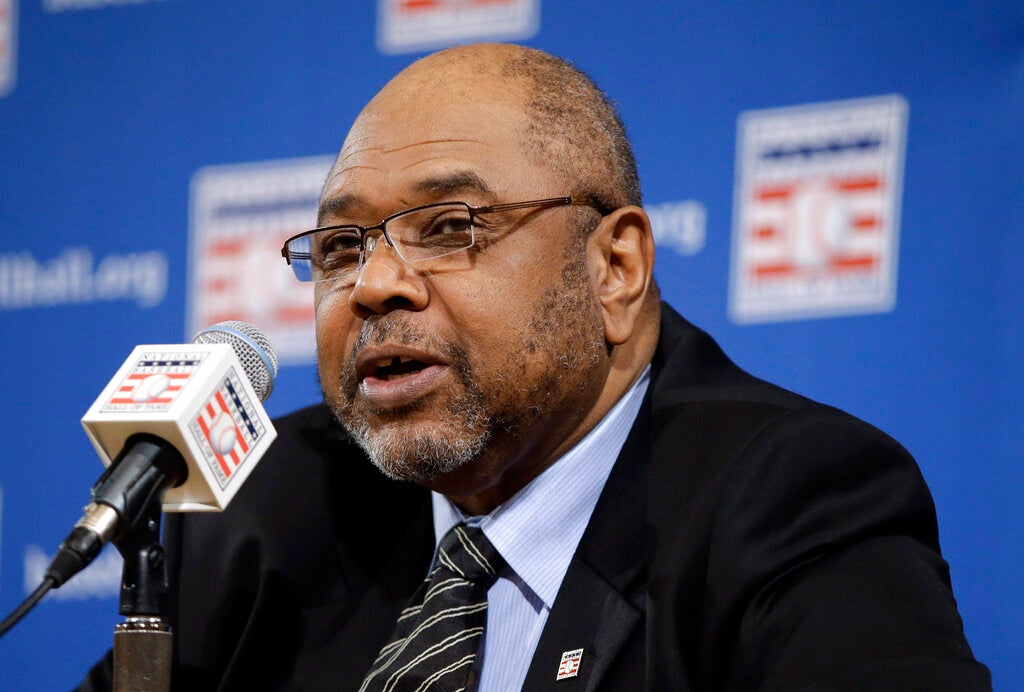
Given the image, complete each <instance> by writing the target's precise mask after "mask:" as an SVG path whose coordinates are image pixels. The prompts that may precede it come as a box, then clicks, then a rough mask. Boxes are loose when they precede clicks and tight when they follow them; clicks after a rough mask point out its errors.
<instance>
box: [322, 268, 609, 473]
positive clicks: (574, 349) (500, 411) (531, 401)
mask: <svg viewBox="0 0 1024 692" xmlns="http://www.w3.org/2000/svg"><path fill="white" fill-rule="evenodd" d="M562 279H563V285H562V286H561V287H560V288H552V289H550V290H549V291H547V292H546V294H545V296H544V297H543V299H542V300H541V302H540V304H539V305H538V309H537V310H536V316H535V317H534V319H533V320H532V321H531V323H530V324H529V325H527V326H526V327H525V329H524V332H525V333H526V334H527V335H529V341H528V342H524V343H523V344H521V345H520V346H519V352H521V353H526V352H530V353H532V352H537V353H541V354H545V355H546V356H547V358H548V359H549V360H548V367H549V371H548V376H547V378H545V379H543V380H541V381H539V382H535V383H533V385H532V386H531V387H530V390H529V395H528V396H527V400H526V401H524V402H521V405H520V406H519V407H518V408H515V409H509V407H508V406H503V404H504V402H503V401H502V399H500V398H496V397H498V396H500V393H498V394H496V393H495V392H489V393H488V394H490V397H488V395H487V394H485V393H484V391H483V390H482V389H481V387H480V385H479V383H478V382H477V380H476V378H475V377H474V375H473V370H472V366H471V365H470V362H469V358H468V356H467V354H466V353H465V352H464V351H463V350H462V349H460V348H458V347H457V346H455V345H454V344H450V343H447V342H439V343H433V344H429V345H428V350H431V351H433V352H437V353H444V354H445V355H446V357H447V360H448V363H449V367H451V368H452V370H453V372H454V374H455V375H456V377H458V378H459V380H460V381H461V383H462V393H461V394H460V395H458V396H456V397H455V398H453V399H452V400H451V401H450V402H449V404H448V407H447V412H448V415H447V416H444V417H443V420H440V421H437V423H436V424H435V425H434V426H433V427H432V428H431V429H430V430H426V431H422V432H411V431H410V430H409V429H408V428H407V427H406V426H404V425H403V424H402V422H401V418H402V416H401V413H403V412H402V411H392V412H391V413H392V414H394V416H395V422H393V423H392V422H389V423H385V424H384V425H380V426H377V427H376V428H375V429H371V428H370V425H369V423H368V421H367V419H366V418H365V417H363V416H361V415H360V414H359V413H358V412H356V411H354V410H353V406H352V402H354V401H355V399H356V394H357V389H358V386H359V383H358V381H357V379H356V377H355V358H356V356H357V355H358V354H359V353H360V352H361V351H362V350H363V348H365V347H366V345H367V344H368V343H370V342H373V341H375V342H377V343H383V342H384V340H385V339H387V338H390V339H392V340H394V341H396V342H397V343H405V344H414V343H418V344H420V345H427V344H425V343H424V342H426V341H428V340H429V337H426V336H424V335H422V334H419V333H416V332H415V331H414V330H413V329H412V328H411V327H410V326H409V324H408V322H406V321H405V319H404V318H402V317H400V316H395V315H391V314H389V315H384V316H381V317H378V318H376V319H374V320H373V321H372V322H366V323H364V326H363V331H362V333H361V334H360V335H359V339H358V341H357V343H356V344H355V347H354V348H353V350H352V356H351V361H350V363H349V364H348V367H346V368H344V370H343V371H342V374H341V377H340V380H339V384H340V397H338V399H337V400H329V399H328V401H329V403H330V405H331V409H332V410H333V412H334V415H335V417H336V418H337V419H338V420H339V421H340V422H341V424H342V425H343V426H344V427H345V429H346V430H347V431H348V433H349V435H351V436H352V439H354V440H355V441H356V442H357V443H358V444H359V446H360V447H362V448H363V450H364V451H365V452H366V454H367V455H368V456H369V458H370V460H371V461H372V462H373V463H374V465H375V466H377V468H379V469H380V470H381V471H382V472H383V473H384V474H385V475H387V476H389V477H391V478H394V479H398V480H409V481H414V482H418V483H422V482H424V481H432V480H436V479H438V478H440V477H442V476H445V475H447V474H449V473H451V472H453V471H455V470H457V469H460V468H462V467H464V466H466V465H467V464H471V463H474V462H476V461H477V460H478V459H479V458H480V457H481V455H483V454H484V453H485V452H486V451H487V448H488V445H489V444H491V443H492V442H494V441H495V435H496V434H498V435H500V436H502V437H511V438H515V437H518V436H521V435H523V434H525V432H526V431H527V430H528V429H529V428H531V427H532V426H533V425H534V424H536V423H537V422H538V421H539V420H541V419H543V418H544V417H545V416H547V415H550V411H551V406H552V404H553V403H554V402H557V401H558V400H559V398H560V395H562V394H564V393H565V392H566V391H567V389H566V388H567V387H568V388H580V389H582V388H584V387H585V386H586V383H587V379H586V375H585V373H587V372H589V371H590V370H591V369H592V368H593V367H595V366H596V365H597V364H598V363H599V362H600V354H601V353H602V352H603V350H604V348H605V342H604V331H603V323H602V322H601V319H600V316H599V313H598V312H597V310H598V308H597V306H596V301H595V299H594V298H593V296H591V295H590V294H589V293H588V292H587V291H586V289H585V288H584V287H586V286H587V281H588V277H587V274H586V271H585V268H584V266H583V264H582V262H581V261H576V262H567V265H566V268H565V270H564V271H563V276H562ZM513 353H516V351H513ZM507 366H508V367H507V370H506V375H505V377H506V380H505V383H506V385H511V386H513V387H516V388H518V387H519V385H518V384H513V383H518V382H519V381H520V377H521V376H522V375H524V374H525V372H526V368H527V364H526V363H525V361H522V360H517V359H516V358H515V356H513V357H512V358H511V359H510V361H509V363H508V364H507ZM570 382H571V384H570ZM415 409H416V405H415V404H414V405H412V406H410V407H409V409H408V410H407V411H405V412H411V411H414V410H415Z"/></svg>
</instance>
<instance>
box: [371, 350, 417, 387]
mask: <svg viewBox="0 0 1024 692" xmlns="http://www.w3.org/2000/svg"><path fill="white" fill-rule="evenodd" d="M426 367H427V364H426V363H424V362H422V361H419V360H416V359H415V358H407V357H405V356H395V357H394V358H385V359H381V360H379V361H377V363H376V366H375V367H374V369H373V373H372V377H374V378H376V379H378V380H387V381H390V380H398V379H401V378H403V377H406V376H408V375H411V374H413V373H416V372H419V371H421V370H423V369H424V368H426Z"/></svg>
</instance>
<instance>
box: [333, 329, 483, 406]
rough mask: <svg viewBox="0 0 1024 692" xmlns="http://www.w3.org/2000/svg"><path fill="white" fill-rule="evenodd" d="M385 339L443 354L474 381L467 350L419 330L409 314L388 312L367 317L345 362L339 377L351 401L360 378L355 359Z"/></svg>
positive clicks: (460, 374) (466, 380)
mask: <svg viewBox="0 0 1024 692" xmlns="http://www.w3.org/2000/svg"><path fill="white" fill-rule="evenodd" d="M385 341H389V342H391V343H394V344H397V345H399V346H412V345H416V347H417V348H421V349H423V350H426V351H428V352H431V353H438V354H443V355H444V356H445V358H446V360H447V361H448V363H449V366H450V367H451V368H452V369H453V370H454V371H455V374H456V375H457V376H458V377H459V379H460V380H462V382H463V383H469V382H472V379H473V378H472V368H471V366H470V364H469V357H468V356H467V354H466V352H465V351H464V350H463V349H462V348H460V347H459V346H457V345H456V344H454V343H452V342H450V341H448V340H446V339H443V338H441V337H439V336H436V335H432V334H427V333H425V332H423V331H422V330H420V329H417V328H416V327H415V326H414V325H413V324H412V321H411V320H410V319H409V318H408V316H406V315H402V314H396V313H387V314H385V315H372V316H370V317H368V318H367V319H366V320H365V321H364V322H363V324H362V327H361V328H360V330H359V336H358V337H356V341H355V344H353V346H352V353H351V354H350V355H349V357H348V361H347V362H346V363H345V367H344V368H343V369H342V371H341V375H340V376H339V380H340V384H341V392H342V394H343V395H344V396H345V398H346V399H348V401H349V402H351V401H352V400H353V399H354V398H355V395H356V390H357V388H358V387H359V381H358V378H357V377H356V361H357V360H358V358H359V355H360V354H361V353H362V352H363V351H364V350H365V349H366V347H367V346H369V345H370V344H382V343H384V342H385Z"/></svg>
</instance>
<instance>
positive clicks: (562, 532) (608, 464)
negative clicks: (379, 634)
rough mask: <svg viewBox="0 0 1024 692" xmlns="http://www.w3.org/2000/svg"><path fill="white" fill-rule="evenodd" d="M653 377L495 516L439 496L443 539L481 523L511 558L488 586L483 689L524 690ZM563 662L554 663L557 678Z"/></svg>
mask: <svg viewBox="0 0 1024 692" xmlns="http://www.w3.org/2000/svg"><path fill="white" fill-rule="evenodd" d="M649 382H650V368H649V367H648V368H647V370H645V371H644V373H643V375H642V376H641V377H640V379H638V380H637V382H636V383H635V384H634V385H633V386H632V387H631V388H630V389H629V391H627V392H626V394H625V395H624V396H623V397H622V398H621V399H619V401H618V402H617V403H616V404H615V406H614V407H612V409H611V411H609V412H608V414H607V415H606V416H605V417H604V418H603V419H601V421H600V422H599V423H598V424H597V425H596V426H595V427H594V429H593V430H591V431H590V432H589V433H587V435H586V437H584V438H583V439H582V440H580V441H579V443H578V444H577V445H576V446H575V447H573V448H572V449H570V450H569V451H568V452H567V453H566V454H565V456H563V457H562V458H561V459H559V460H558V461H556V462H555V463H554V464H552V465H551V466H549V467H548V468H547V469H545V470H544V472H543V473H541V474H540V475H539V476H537V477H536V478H535V479H533V480H532V481H531V482H530V483H529V484H528V485H527V486H526V487H524V488H523V489H522V490H520V491H519V492H518V493H516V494H515V495H514V496H513V497H512V498H510V499H509V500H508V501H506V502H504V503H503V504H501V505H500V506H498V507H497V508H495V509H494V511H492V512H491V513H490V514H488V515H486V516H482V517H466V516H465V515H463V513H462V512H461V511H460V510H459V509H458V507H456V506H455V505H453V504H452V503H451V502H449V501H448V500H447V498H445V497H444V496H443V495H440V494H438V493H434V494H433V498H432V499H433V511H434V535H435V536H436V538H435V540H436V541H437V542H440V539H441V537H442V536H444V535H445V534H446V533H447V532H448V530H449V529H450V528H451V527H453V526H455V525H456V524H458V523H459V522H461V521H466V522H467V523H469V524H476V525H479V526H480V528H481V529H482V530H483V532H484V535H486V536H487V538H488V540H490V542H491V543H492V544H493V545H494V547H495V548H496V549H497V550H498V552H499V553H501V556H502V557H503V558H505V562H506V563H507V564H508V567H506V568H505V570H503V572H502V573H501V575H500V576H499V579H498V580H497V581H496V582H495V583H494V586H492V587H491V589H490V591H488V592H487V626H486V629H485V630H484V641H483V643H482V644H481V650H480V654H479V656H480V658H479V660H478V664H479V665H482V669H481V673H480V685H479V689H480V690H518V689H521V688H522V685H523V682H524V680H525V679H526V673H527V671H528V670H529V667H530V661H531V660H532V658H533V652H534V650H535V649H536V648H537V643H538V642H539V641H540V634H541V631H542V630H543V629H544V624H545V623H546V622H547V619H548V614H549V613H550V612H551V606H552V605H553V604H554V602H555V596H556V595H557V594H558V588H559V587H560V586H561V584H562V579H563V578H565V573H566V571H567V570H568V569H569V562H570V561H571V560H572V556H573V554H574V553H575V552H576V546H577V545H579V542H580V538H582V536H583V531H584V530H585V529H586V527H587V524H588V523H589V521H590V515H591V514H592V513H593V511H594V506H595V505H596V504H597V499H598V497H599V496H600V494H601V490H602V489H603V488H604V485H605V481H607V480H608V475H609V474H610V473H611V470H612V466H613V465H614V464H615V459H616V458H617V457H618V455H619V451H620V450H621V449H622V445H623V444H624V443H625V442H626V437H627V436H628V435H629V430H630V428H632V426H633V421H634V420H635V419H636V416H637V412H638V411H639V410H640V404H641V402H642V401H643V398H644V394H645V392H646V391H647V386H648V383H649ZM570 643H571V642H570ZM584 654H585V652H584ZM560 662H561V661H560V659H556V660H552V661H551V662H550V664H551V678H552V680H553V679H554V678H555V675H556V673H557V672H558V666H559V663H560ZM542 665H543V662H542Z"/></svg>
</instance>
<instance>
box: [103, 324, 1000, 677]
mask: <svg viewBox="0 0 1024 692" xmlns="http://www.w3.org/2000/svg"><path fill="white" fill-rule="evenodd" d="M664 310H665V316H664V318H663V320H662V335H661V339H660V342H659V347H658V352H657V355H656V357H655V360H654V362H653V371H652V381H651V386H650V388H649V389H648V393H647V396H646V398H645V401H644V403H643V406H642V408H641V412H640V414H639V416H638V419H637V421H636V423H635V425H634V426H633V429H632V431H631V433H630V436H629V439H628V440H627V442H626V444H625V447H624V448H623V450H622V453H621V455H620V457H619V459H618V461H617V462H616V464H615V468H614V469H613V471H612V474H611V477H610V478H609V479H608V483H607V485H606V487H605V490H604V493H603V494H602V496H601V499H600V501H599V502H598V505H597V507H596V509H595V511H594V515H593V517H592V519H591V521H590V524H589V525H588V527H587V530H586V533H585V534H584V536H583V539H582V541H581V542H580V545H579V548H578V550H577V552H576V554H575V556H574V557H573V560H572V563H571V565H570V567H569V571H568V573H567V574H566V577H565V581H564V582H563V585H562V588H561V591H560V592H559V595H558V598H557V599H556V601H555V605H554V608H553V610H552V612H551V615H550V618H549V620H548V624H547V627H546V628H545V630H544V632H543V635H542V637H541V640H540V643H539V645H538V648H537V651H536V653H535V655H534V658H533V662H532V665H531V668H530V672H529V674H528V677H527V681H526V684H525V689H528V690H535V689H536V690H540V689H552V690H595V689H601V690H635V689H644V688H646V689H651V690H752V689H763V690H802V689H808V690H833V689H856V690H890V689H891V690H901V691H903V690H946V689H948V690H974V689H989V687H990V682H989V674H988V671H987V669H986V668H985V667H984V666H982V665H981V664H979V663H976V662H975V661H974V658H973V656H972V654H971V651H970V648H969V647H968V644H967V642H966V640H965V638H964V634H963V628H962V625H961V621H960V618H959V615H958V613H957V609H956V603H955V601H954V598H953V595H952V591H951V588H950V583H949V574H948V569H947V566H946V563H945V562H944V561H943V560H942V558H941V557H940V554H939V546H938V537H937V529H936V522H935V511H934V508H933V505H932V501H931V497H930V495H929V492H928V490H927V488H926V486H925V484H924V481H923V480H922V478H921V475H920V472H919V470H918V468H917V465H916V464H915V462H914V461H913V459H911V457H910V456H909V455H908V454H907V452H906V451H905V450H904V449H902V448H901V447H900V446H899V445H898V444H897V443H896V442H894V441H893V440H892V439H890V438H889V437H888V436H886V435H885V434H883V433H881V432H880V431H878V430H877V429H875V428H872V427H870V426H869V425H867V424H865V423H863V422H861V421H859V420H856V419H854V418H852V417H850V416H849V415H847V414H844V413H842V412H841V411H838V410H836V409H833V408H829V407H826V406H822V405H820V404H816V403H814V402H811V401H809V400H807V399H805V398H802V397H799V396H797V395H795V394H792V393H790V392H786V391H784V390H782V389H779V388H777V387H775V386H773V385H770V384H767V383H765V382H763V381H760V380H757V379H755V378H753V377H751V376H749V375H747V374H746V373H744V372H743V371H741V370H740V369H739V368H737V367H736V366H735V365H734V364H733V363H731V362H730V361H729V360H728V359H727V358H726V357H725V355H724V354H723V353H722V352H721V351H720V349H719V348H718V346H717V345H716V344H715V343H714V341H712V340H711V339H710V337H708V336H707V335H706V334H704V333H703V332H701V331H699V330H698V329H696V328H695V327H693V326H692V325H690V324H689V323H688V322H686V321H685V320H684V319H683V318H681V317H680V316H679V315H677V314H676V313H675V312H674V311H672V310H671V309H670V308H668V306H664ZM278 431H279V438H278V441H277V442H276V443H275V445H274V446H273V448H272V450H271V452H270V453H269V454H268V456H266V457H265V458H264V459H263V460H262V462H261V463H260V466H259V467H258V468H257V470H256V471H255V472H254V474H253V475H252V476H251V477H250V478H249V480H248V481H247V483H246V485H245V487H244V488H243V489H242V491H241V492H240V494H239V495H238V496H237V497H236V498H235V499H234V501H233V502H232V504H231V505H230V507H229V508H228V510H227V511H225V512H224V513H223V514H221V515H195V514H193V515H170V516H169V517H168V519H167V524H166V539H165V542H166V544H167V545H168V549H169V551H170V561H171V574H172V583H173V585H174V589H173V606H172V613H171V615H172V619H173V622H174V630H175V642H176V654H175V663H176V668H175V679H174V685H175V689H180V690H190V691H193V690H206V689H211V690H212V689H221V690H256V689H259V690H264V689H267V690H270V689H274V690H277V689H282V690H354V689H356V688H357V687H358V686H359V681H360V680H361V679H362V676H363V674H364V673H365V671H366V670H367V669H368V668H369V666H370V663H371V662H372V660H373V659H374V658H375V656H376V654H377V651H378V649H379V648H380V646H381V645H382V643H383V642H384V641H385V640H386V639H387V637H388V635H389V634H390V632H391V629H392V626H393V623H394V620H395V618H396V617H397V613H398V611H399V610H401V608H402V607H403V605H404V604H405V601H406V600H407V599H408V598H409V596H410V595H411V593H412V591H413V590H414V589H415V587H416V585H417V584H418V583H419V581H420V580H421V579H422V577H423V575H424V573H425V571H426V568H427V566H428V564H429V562H430V559H431V554H432V550H433V528H432V520H431V513H430V499H429V494H428V493H427V492H426V491H425V490H423V489H421V488H419V487H418V486H416V485H413V484H403V483H396V482H392V481H389V480H386V479H385V478H384V477H383V476H381V475H380V474H379V473H378V472H377V471H376V470H375V469H374V468H373V467H372V466H371V465H370V464H369V462H368V461H367V460H366V459H365V457H364V456H363V454H362V453H361V452H360V451H359V450H358V448H356V447H355V446H354V445H353V444H351V443H350V442H348V441H346V440H345V439H344V436H343V433H342V432H341V431H340V430H339V428H338V426H337V425H336V424H335V423H334V421H333V419H332V417H331V415H330V413H329V412H328V411H327V409H326V408H324V407H322V406H316V407H312V408H309V409H304V410H302V411H299V412H297V413H294V414H292V415H290V416H288V417H286V418H284V419H282V420H280V421H279V422H278ZM578 648H582V649H583V650H584V653H583V659H582V664H581V668H580V675H579V677H576V678H571V679H567V680H562V681H558V682H556V681H555V675H556V672H557V669H558V665H559V662H560V659H561V655H562V652H565V651H569V650H573V649H578ZM108 673H109V670H108V669H105V668H104V667H103V666H100V667H98V668H97V669H95V670H94V671H93V673H92V677H91V679H90V681H87V683H86V685H85V687H84V689H90V688H91V686H92V685H93V684H95V686H96V688H102V687H103V686H104V684H105V683H104V682H103V678H104V677H105V675H106V674H108Z"/></svg>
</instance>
